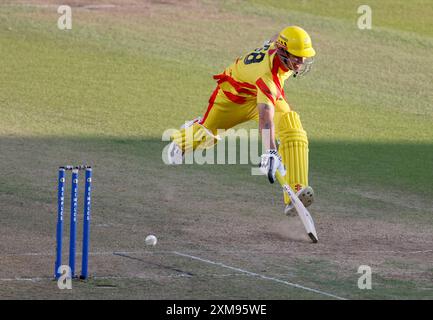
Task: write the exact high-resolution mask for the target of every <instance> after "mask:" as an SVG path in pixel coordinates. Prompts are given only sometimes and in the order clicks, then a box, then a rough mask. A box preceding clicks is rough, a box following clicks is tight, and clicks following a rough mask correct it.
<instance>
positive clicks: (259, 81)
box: [256, 78, 275, 105]
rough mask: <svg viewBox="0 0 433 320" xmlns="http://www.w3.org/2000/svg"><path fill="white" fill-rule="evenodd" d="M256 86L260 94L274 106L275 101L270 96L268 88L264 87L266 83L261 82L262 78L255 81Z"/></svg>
mask: <svg viewBox="0 0 433 320" xmlns="http://www.w3.org/2000/svg"><path fill="white" fill-rule="evenodd" d="M256 84H257V86H258V87H259V89H260V90H262V92H263V93H264V94H265V96H267V97H268V99H269V100H271V101H272V103H273V104H274V105H275V99H274V97H273V96H272V92H271V90H270V89H269V88H268V86H267V85H266V83H265V82H264V81H263V79H262V78H259V79H258V80H257V81H256Z"/></svg>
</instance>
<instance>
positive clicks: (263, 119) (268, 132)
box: [257, 103, 286, 183]
mask: <svg viewBox="0 0 433 320" xmlns="http://www.w3.org/2000/svg"><path fill="white" fill-rule="evenodd" d="M257 108H258V109H259V110H258V111H259V130H260V134H261V136H262V141H263V144H264V147H265V150H266V152H265V153H264V154H263V155H262V157H261V158H262V159H261V163H260V170H261V171H262V173H263V174H266V175H267V176H268V179H269V182H270V183H274V182H275V179H276V178H275V174H276V172H277V170H278V171H280V173H281V175H282V176H284V175H285V174H286V170H285V168H284V165H283V164H282V161H281V157H280V155H279V154H278V151H277V145H276V143H275V129H274V112H275V110H274V106H273V105H269V104H266V103H258V104H257Z"/></svg>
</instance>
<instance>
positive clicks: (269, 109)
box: [167, 26, 316, 215]
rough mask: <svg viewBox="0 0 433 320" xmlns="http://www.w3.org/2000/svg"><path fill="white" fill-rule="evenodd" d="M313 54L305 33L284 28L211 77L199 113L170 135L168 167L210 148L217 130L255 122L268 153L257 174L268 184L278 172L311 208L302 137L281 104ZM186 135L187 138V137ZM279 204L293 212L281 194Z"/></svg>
mask: <svg viewBox="0 0 433 320" xmlns="http://www.w3.org/2000/svg"><path fill="white" fill-rule="evenodd" d="M315 54H316V53H315V50H314V49H313V47H312V43H311V38H310V36H309V35H308V33H307V32H306V31H305V30H303V29H302V28H300V27H297V26H289V27H286V28H284V29H283V30H282V31H281V32H280V33H279V34H277V35H275V36H274V37H273V38H272V39H270V40H269V41H267V42H266V43H264V45H263V47H261V48H258V49H255V50H254V51H251V52H249V53H247V54H246V55H244V56H242V57H239V58H237V59H236V61H235V62H234V63H233V64H231V65H230V66H229V67H227V68H226V69H225V70H224V72H223V73H221V74H217V75H215V76H214V77H213V78H214V79H215V80H216V82H217V86H216V89H215V90H214V92H213V93H212V95H211V97H210V99H209V105H208V107H207V110H206V112H205V113H204V115H203V116H202V117H199V118H196V119H194V120H191V121H190V122H188V123H186V124H185V125H184V126H182V128H181V130H180V131H179V132H177V133H175V134H173V135H172V136H171V143H170V145H169V147H168V149H167V150H168V161H169V163H170V164H181V163H182V162H183V159H184V155H185V153H186V152H191V151H193V150H195V149H197V148H199V147H201V148H207V147H209V146H210V145H213V144H215V143H216V142H217V141H218V140H219V137H218V136H217V130H218V129H224V130H227V129H229V128H232V127H234V126H236V125H238V124H240V123H243V122H246V121H249V120H256V121H258V123H259V130H260V133H261V137H262V143H263V145H264V147H265V150H267V151H266V153H264V154H263V155H262V156H261V163H260V170H261V171H262V172H263V173H264V174H266V175H267V177H268V179H269V181H270V182H271V183H274V181H275V174H276V171H277V170H278V171H280V173H281V175H282V176H285V179H286V182H287V183H288V184H289V185H290V186H291V188H292V189H293V190H295V192H297V195H298V197H299V199H300V200H301V201H302V202H303V204H304V206H305V207H308V206H309V205H311V204H312V203H313V199H314V193H313V189H312V188H311V187H310V186H309V185H308V139H307V134H306V132H305V131H304V129H303V127H302V124H301V121H300V118H299V115H298V114H297V113H296V112H295V111H293V110H292V108H291V107H290V105H289V104H288V103H287V101H286V98H285V94H284V82H285V81H286V80H287V79H288V78H289V77H290V76H292V77H299V76H302V75H304V74H305V73H306V72H308V71H309V70H310V68H311V65H312V62H313V57H314V56H315ZM188 132H189V133H191V137H192V139H188V138H187V136H188V134H187V133H188ZM209 141H211V143H210V144H209ZM277 141H278V145H277ZM270 159H273V161H270ZM286 170H287V171H286ZM284 203H285V207H284V212H285V213H286V214H287V215H294V214H296V211H295V210H294V207H293V205H292V204H291V203H290V198H289V197H288V196H287V195H286V194H284Z"/></svg>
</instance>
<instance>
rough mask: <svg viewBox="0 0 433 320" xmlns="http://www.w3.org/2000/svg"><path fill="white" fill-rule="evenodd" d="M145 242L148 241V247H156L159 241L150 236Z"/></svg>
mask: <svg viewBox="0 0 433 320" xmlns="http://www.w3.org/2000/svg"><path fill="white" fill-rule="evenodd" d="M145 241H146V245H148V246H154V245H155V244H156V242H157V239H156V237H155V236H154V235H153V234H151V235H148V236H147V237H146V240H145Z"/></svg>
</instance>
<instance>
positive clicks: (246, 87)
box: [214, 43, 293, 105]
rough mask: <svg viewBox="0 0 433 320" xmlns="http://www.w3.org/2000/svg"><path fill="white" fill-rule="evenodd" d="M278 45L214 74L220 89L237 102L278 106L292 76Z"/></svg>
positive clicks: (255, 52) (243, 57) (254, 52)
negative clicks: (278, 53) (277, 47)
mask: <svg viewBox="0 0 433 320" xmlns="http://www.w3.org/2000/svg"><path fill="white" fill-rule="evenodd" d="M276 53H277V49H276V46H275V43H271V44H269V45H265V46H264V47H262V48H258V49H256V50H254V51H251V52H249V53H248V54H246V55H245V56H242V57H239V58H237V59H236V61H235V62H234V63H233V64H231V65H230V66H229V67H227V68H226V69H225V70H224V72H223V73H221V74H218V75H215V76H214V79H216V80H217V81H218V85H219V87H220V89H221V90H222V91H223V92H224V94H225V95H226V97H227V98H228V99H229V100H231V101H232V102H234V103H237V104H244V103H247V102H248V103H250V102H252V100H256V103H257V104H259V103H265V104H268V105H275V103H276V101H277V100H279V99H282V98H284V89H283V87H284V81H285V80H286V79H287V78H288V77H289V76H290V75H292V74H293V72H292V71H291V70H288V69H287V68H285V66H284V65H283V64H282V63H281V61H280V59H279V58H278V56H277V54H276Z"/></svg>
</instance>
